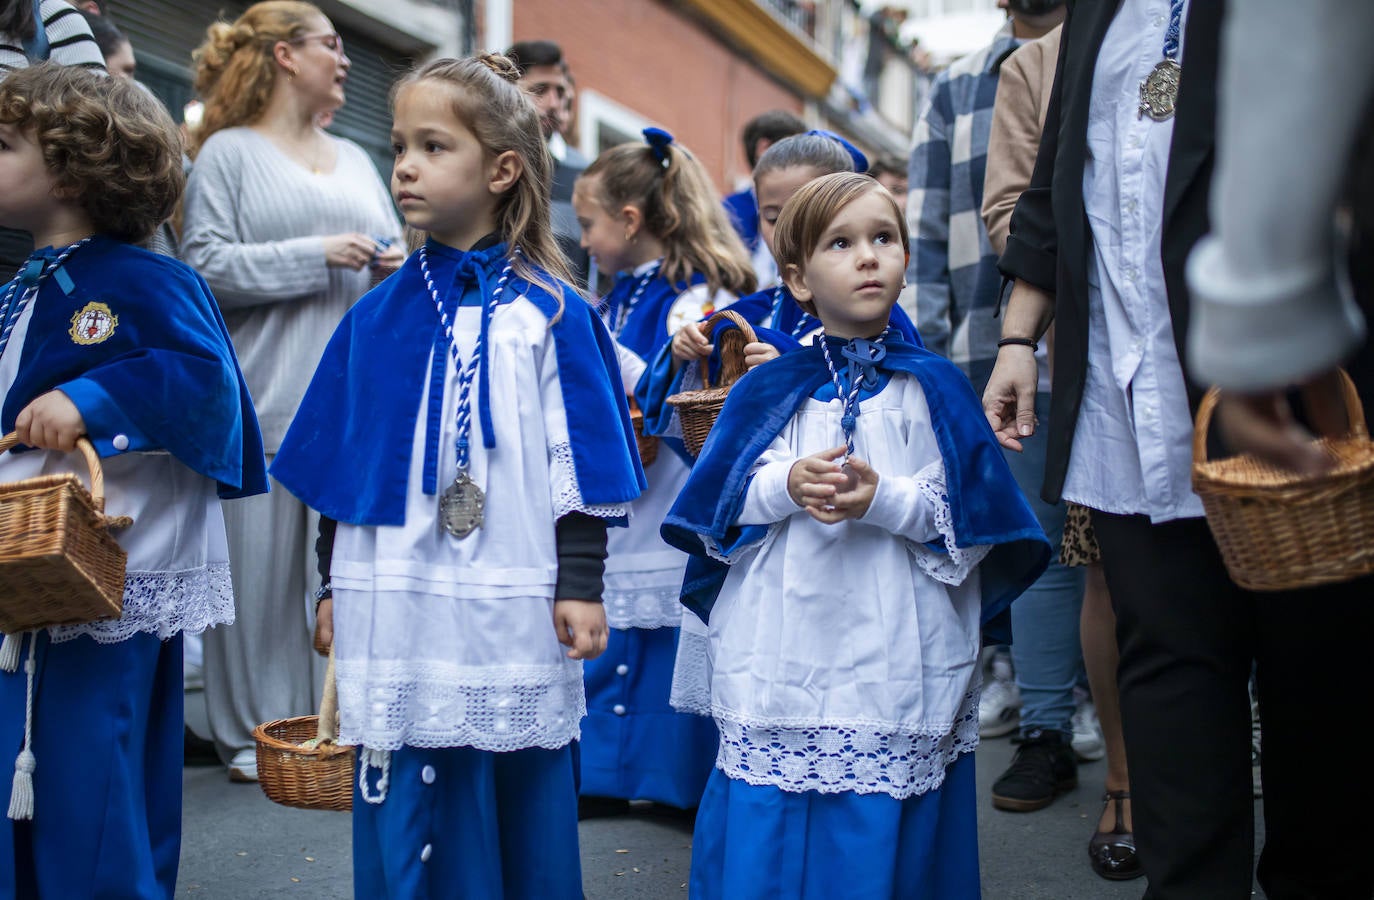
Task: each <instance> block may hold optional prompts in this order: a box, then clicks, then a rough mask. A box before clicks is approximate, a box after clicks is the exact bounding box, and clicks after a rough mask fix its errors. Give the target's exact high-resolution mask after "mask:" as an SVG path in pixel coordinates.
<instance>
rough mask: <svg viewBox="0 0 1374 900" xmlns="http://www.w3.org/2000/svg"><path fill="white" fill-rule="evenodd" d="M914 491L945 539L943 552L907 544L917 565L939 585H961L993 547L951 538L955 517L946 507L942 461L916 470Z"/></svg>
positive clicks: (946, 499) (911, 543) (947, 503)
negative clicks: (964, 544) (975, 544)
mask: <svg viewBox="0 0 1374 900" xmlns="http://www.w3.org/2000/svg"><path fill="white" fill-rule="evenodd" d="M915 484H916V491H917V493H918V494H919V495H920V497H921V498H922V500H923V502H925V503H926V504H927V505H928V506H929V509H930V511H931V513H932V514H933V517H934V522H935V530H936V531H938V532H939V534H940V536H941V537H943V538H944V539H945V552H943V553H942V552H940V551H939V550H932V549H931V548H930V547H927V546H926V545H925V544H923V543H920V542H917V541H912V542H910V543H908V544H907V547H908V548H909V549H910V550H911V552H912V554H913V555H914V556H915V557H916V565H917V567H918V568H919V569H920V570H921V571H922V572H925V573H926V574H927V575H929V576H930V577H931V578H934V579H935V580H936V581H938V582H940V583H941V584H949V585H960V584H963V583H964V581H965V580H966V579H967V578H968V576H969V573H971V572H972V571H973V570H974V569H975V568H977V567H978V564H979V563H981V562H982V561H983V557H985V556H987V555H988V551H990V550H992V546H991V545H989V544H980V545H979V546H976V547H960V546H959V545H958V544H956V543H955V540H954V516H953V513H952V512H951V511H950V508H949V495H948V493H946V491H945V467H944V463H942V462H938V461H937V462H933V463H931V464H930V465H928V466H926V467H925V468H924V469H922V470H921V471H919V472H917V473H916V477H915Z"/></svg>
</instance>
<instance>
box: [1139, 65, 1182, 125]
mask: <svg viewBox="0 0 1374 900" xmlns="http://www.w3.org/2000/svg"><path fill="white" fill-rule="evenodd" d="M1182 72H1183V67H1182V66H1180V65H1179V64H1178V63H1177V62H1175V61H1173V60H1172V59H1161V60H1160V61H1159V64H1158V65H1156V66H1155V67H1154V68H1153V69H1151V70H1150V74H1149V75H1146V76H1145V80H1144V81H1142V82H1140V111H1139V114H1138V116H1137V117H1138V118H1144V117H1145V116H1149V117H1150V118H1151V119H1154V120H1155V121H1156V122H1165V121H1168V120H1169V119H1172V118H1173V117H1174V107H1175V106H1177V105H1178V82H1179V77H1180V75H1181V74H1182Z"/></svg>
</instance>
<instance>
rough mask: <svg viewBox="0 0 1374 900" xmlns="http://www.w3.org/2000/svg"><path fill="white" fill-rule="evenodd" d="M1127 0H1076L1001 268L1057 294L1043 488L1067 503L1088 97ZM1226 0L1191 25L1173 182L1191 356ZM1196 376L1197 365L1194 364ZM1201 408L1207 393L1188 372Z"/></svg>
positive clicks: (1082, 283) (1079, 359)
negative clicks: (1195, 267)
mask: <svg viewBox="0 0 1374 900" xmlns="http://www.w3.org/2000/svg"><path fill="white" fill-rule="evenodd" d="M1119 6H1120V4H1119V2H1118V0H1077V2H1074V0H1069V2H1068V16H1067V18H1066V19H1065V21H1064V30H1063V35H1062V37H1061V41H1060V49H1059V68H1058V71H1057V73H1056V75H1055V80H1054V88H1053V91H1052V93H1051V94H1050V102H1049V108H1048V110H1047V112H1046V117H1045V131H1044V135H1043V137H1042V139H1041V143H1040V154H1039V156H1038V157H1037V159H1036V163H1035V174H1034V175H1033V176H1032V177H1031V183H1030V187H1029V188H1027V189H1026V191H1025V193H1023V194H1022V195H1021V199H1020V200H1019V201H1017V204H1016V210H1015V212H1014V213H1012V218H1011V235H1010V237H1009V238H1008V240H1007V249H1006V252H1004V253H1003V254H1002V258H1001V259H1000V260H999V261H998V268H999V269H1001V271H1002V274H1003V275H1005V276H1007V277H1008V278H1021V279H1024V280H1025V281H1028V282H1030V283H1031V284H1033V285H1035V286H1036V287H1039V288H1041V289H1043V290H1047V291H1050V292H1052V293H1054V294H1055V309H1054V321H1055V337H1054V378H1053V384H1052V394H1051V400H1050V421H1049V426H1048V428H1049V431H1048V435H1047V445H1046V454H1047V460H1046V466H1045V483H1044V487H1043V488H1042V490H1041V494H1042V496H1044V498H1045V499H1046V500H1047V501H1049V502H1051V503H1054V502H1058V500H1059V497H1060V493H1061V492H1062V491H1063V488H1064V477H1065V474H1066V473H1067V471H1068V465H1069V448H1070V447H1071V446H1072V443H1073V435H1074V430H1075V428H1076V426H1077V424H1078V411H1079V405H1080V403H1081V401H1082V399H1083V382H1084V379H1085V377H1086V373H1087V367H1088V259H1089V251H1090V249H1091V242H1092V236H1091V233H1090V231H1089V227H1088V218H1087V213H1086V211H1085V209H1084V205H1083V166H1084V163H1085V161H1086V154H1087V135H1088V105H1089V102H1090V100H1091V96H1092V78H1093V69H1094V67H1095V65H1096V63H1097V55H1098V52H1099V51H1100V50H1101V48H1102V40H1103V38H1104V37H1105V36H1106V34H1107V28H1108V26H1110V25H1111V23H1112V19H1113V18H1115V16H1116V13H1117V10H1118V9H1119ZM1221 6H1222V0H1193V2H1192V3H1191V4H1190V7H1189V12H1188V21H1187V24H1186V26H1185V28H1186V34H1185V39H1184V47H1185V48H1186V53H1185V55H1184V60H1183V74H1182V78H1181V81H1180V85H1179V99H1178V107H1177V112H1176V121H1175V123H1174V134H1173V144H1172V146H1171V147H1170V150H1169V171H1168V176H1167V179H1166V182H1165V189H1164V227H1163V233H1162V240H1161V249H1160V254H1161V256H1162V257H1163V262H1164V280H1165V284H1166V285H1167V288H1168V294H1169V312H1170V314H1171V316H1172V317H1173V326H1174V342H1175V343H1176V345H1177V346H1178V356H1179V359H1181V360H1182V359H1186V354H1185V353H1184V335H1185V334H1186V332H1187V327H1188V294H1187V286H1186V284H1185V283H1184V276H1183V266H1184V263H1185V262H1186V261H1187V258H1188V253H1189V251H1190V250H1192V248H1193V244H1195V243H1196V242H1197V240H1198V238H1200V237H1201V236H1202V235H1203V234H1205V233H1206V232H1207V230H1208V218H1207V196H1208V188H1209V187H1210V184H1211V178H1212V158H1213V152H1212V149H1213V146H1212V145H1213V141H1212V138H1213V134H1214V130H1215V119H1216V73H1217V45H1218V36H1219V31H1220V25H1221ZM1184 374H1185V375H1186V374H1187V372H1186V371H1185V373H1184ZM1188 384H1189V387H1188V390H1189V399H1190V401H1191V403H1192V406H1193V408H1194V409H1196V406H1197V402H1198V401H1199V400H1200V399H1201V396H1202V394H1201V391H1200V390H1199V389H1198V388H1197V387H1196V386H1194V384H1193V382H1192V381H1191V379H1190V380H1189V382H1188Z"/></svg>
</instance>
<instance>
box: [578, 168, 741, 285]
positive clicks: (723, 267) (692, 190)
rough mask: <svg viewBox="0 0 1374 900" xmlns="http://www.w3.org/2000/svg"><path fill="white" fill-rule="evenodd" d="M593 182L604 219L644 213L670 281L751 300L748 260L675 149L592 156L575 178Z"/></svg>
mask: <svg viewBox="0 0 1374 900" xmlns="http://www.w3.org/2000/svg"><path fill="white" fill-rule="evenodd" d="M659 153H662V154H663V155H664V161H660V160H659V156H658V154H659ZM664 162H666V163H667V165H666V166H665V165H664ZM594 176H600V191H599V194H600V196H598V197H596V201H597V202H598V203H600V204H601V205H602V207H603V208H605V210H606V211H607V212H609V213H611V214H612V215H615V214H617V213H618V212H619V211H620V210H621V209H623V208H624V207H626V206H634V207H638V208H639V210H640V211H641V212H642V213H643V215H644V227H645V228H647V229H648V231H649V233H650V234H652V235H653V236H654V237H655V238H657V239H658V240H659V241H661V242H662V243H663V265H662V267H661V268H660V269H659V273H660V274H661V275H662V276H663V277H664V278H666V279H668V281H670V282H672V283H677V282H688V281H690V280H691V278H692V276H693V275H695V274H696V273H698V272H699V273H701V275H702V276H704V277H705V278H706V284H707V286H709V287H710V288H711V289H712V290H721V289H724V290H727V291H730V292H731V293H734V294H738V295H740V296H743V295H744V294H750V293H753V291H754V287H755V277H754V267H753V264H752V263H751V262H750V260H749V253H748V251H747V250H745V249H744V244H743V243H742V242H741V241H740V239H739V235H738V234H736V233H735V229H734V226H732V225H731V224H730V219H729V217H728V215H727V214H726V212H725V207H724V206H722V205H721V201H720V198H719V197H718V196H717V195H716V190H715V187H714V186H712V184H711V178H710V176H709V175H707V174H706V169H705V168H704V167H703V166H702V165H701V163H700V162H698V161H697V159H696V157H694V156H693V155H692V154H691V153H689V152H687V150H686V149H684V148H683V147H682V146H681V145H679V144H676V143H670V144H667V145H665V146H662V147H659V148H654V147H651V146H649V145H648V144H645V143H640V142H632V143H628V144H620V145H619V146H616V147H612V148H610V149H609V150H606V151H604V152H603V153H602V154H601V155H600V156H598V157H597V158H596V160H595V161H594V162H593V163H592V164H591V165H590V166H588V167H587V169H586V171H584V172H583V173H582V175H581V178H592V177H594Z"/></svg>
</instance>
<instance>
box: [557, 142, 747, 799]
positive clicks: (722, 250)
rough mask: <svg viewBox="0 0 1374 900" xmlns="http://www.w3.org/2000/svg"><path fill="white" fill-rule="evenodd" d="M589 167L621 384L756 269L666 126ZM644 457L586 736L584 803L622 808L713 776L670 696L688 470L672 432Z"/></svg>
mask: <svg viewBox="0 0 1374 900" xmlns="http://www.w3.org/2000/svg"><path fill="white" fill-rule="evenodd" d="M645 139H646V142H645V143H637V142H636V143H628V144H621V145H620V146H618V147H612V148H611V149H609V150H607V151H605V152H604V153H602V154H601V155H600V156H599V157H597V158H596V160H595V161H594V162H593V163H592V164H591V165H590V166H588V167H587V170H586V171H585V172H583V173H582V175H581V177H579V178H578V180H577V185H576V187H575V188H574V190H573V208H574V209H575V210H576V212H577V218H578V221H579V223H580V224H581V226H582V244H583V246H585V247H586V248H587V249H588V250H589V251H590V252H591V253H592V255H593V256H595V257H596V259H597V261H598V264H599V265H600V267H601V269H602V270H603V271H613V272H621V273H622V274H621V276H620V278H619V280H617V282H616V284H615V286H614V288H613V289H612V290H611V292H610V294H609V295H607V297H606V301H605V305H606V313H605V314H606V316H607V317H608V322H609V324H610V327H611V332H612V334H613V335H615V337H616V340H617V341H618V342H619V344H620V346H621V347H622V348H623V352H624V353H625V354H626V362H625V363H624V369H625V374H626V376H627V377H626V380H625V383H624V389H625V392H626V393H630V392H631V391H633V389H634V385H635V383H636V382H637V381H638V380H639V375H640V373H641V372H642V371H643V368H644V364H645V362H647V361H648V360H650V359H652V358H653V357H654V355H655V354H656V353H657V352H658V351H659V350H660V349H661V348H662V347H664V346H665V345H667V343H668V341H669V338H670V337H671V336H672V334H673V332H675V331H676V330H677V329H679V328H681V327H682V326H683V325H685V324H687V323H689V322H696V321H697V320H698V319H700V318H701V317H702V315H703V314H705V313H707V312H710V311H712V310H714V309H715V308H717V307H723V306H727V305H729V304H730V303H732V302H734V300H735V299H736V297H737V296H738V295H739V294H742V293H748V292H749V291H751V290H753V288H754V275H753V270H752V268H751V267H750V264H749V257H748V255H747V254H746V253H745V250H744V246H743V244H741V243H740V239H739V237H738V236H737V235H736V234H735V231H734V229H733V227H732V226H731V225H730V222H729V219H728V217H727V216H726V213H725V210H724V208H723V207H722V206H721V203H720V198H719V197H718V196H717V195H716V193H715V189H714V188H713V187H712V186H711V181H710V178H709V177H708V176H707V174H706V170H705V169H704V168H703V167H702V165H701V163H700V162H698V161H697V160H696V158H695V157H693V156H692V154H691V153H689V152H688V151H687V150H686V149H685V148H683V147H682V146H680V145H679V144H677V143H675V142H674V140H673V137H672V135H670V134H668V133H667V132H665V131H661V130H659V129H653V128H651V129H646V131H645ZM665 446H666V447H667V448H668V450H669V451H671V452H662V453H659V454H658V458H657V460H656V461H655V462H654V463H653V464H652V465H650V466H649V467H648V471H647V472H646V475H647V476H648V480H649V487H648V490H647V491H645V494H644V496H643V497H641V498H640V499H639V500H637V501H636V502H635V504H634V515H633V517H632V518H631V520H630V527H629V528H628V529H626V530H625V531H621V532H617V533H615V534H613V535H612V536H611V539H610V546H609V551H610V554H609V557H608V559H607V563H606V617H607V621H608V622H609V624H610V626H611V636H610V641H609V643H608V646H607V650H606V653H605V655H604V656H602V657H601V658H600V659H598V660H597V661H596V662H595V663H593V664H591V665H589V666H587V707H588V709H587V723H586V727H585V729H584V730H583V737H582V748H581V750H582V794H583V796H584V797H588V798H598V799H596V800H590V799H589V800H588V801H586V802H585V803H584V804H583V806H584V812H586V813H588V814H591V813H593V812H596V813H604V812H610V811H623V810H626V809H628V801H629V800H632V799H645V800H655V801H658V802H661V803H666V804H669V805H671V806H675V807H679V808H690V807H695V806H696V804H697V800H698V799H700V797H701V790H702V788H703V787H704V786H705V784H706V777H707V775H708V774H710V770H711V760H712V758H713V757H714V754H715V744H716V736H715V730H714V728H713V727H712V725H711V723H710V722H709V721H705V720H703V719H701V718H700V717H694V716H685V715H682V714H680V713H676V712H674V711H673V709H672V708H671V707H670V706H669V704H668V694H669V690H670V687H671V681H672V673H673V658H674V655H675V652H676V647H677V636H678V628H677V626H678V623H679V622H681V620H682V608H681V606H680V605H679V604H678V602H677V596H678V589H679V588H680V587H681V585H682V571H683V567H684V565H685V564H686V562H687V559H686V557H685V556H683V555H682V554H681V553H679V552H677V551H676V550H674V549H672V548H671V547H669V546H668V545H666V544H664V543H663V539H662V538H661V537H659V534H658V523H660V522H661V521H663V515H664V514H665V513H666V512H667V511H668V507H669V505H670V504H671V503H672V502H673V498H674V497H676V496H677V493H678V490H679V489H680V488H681V487H682V483H683V481H684V480H685V479H686V477H687V464H686V462H685V461H684V459H685V457H686V453H685V451H684V450H683V448H682V443H681V441H677V440H674V441H668V442H665Z"/></svg>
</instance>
